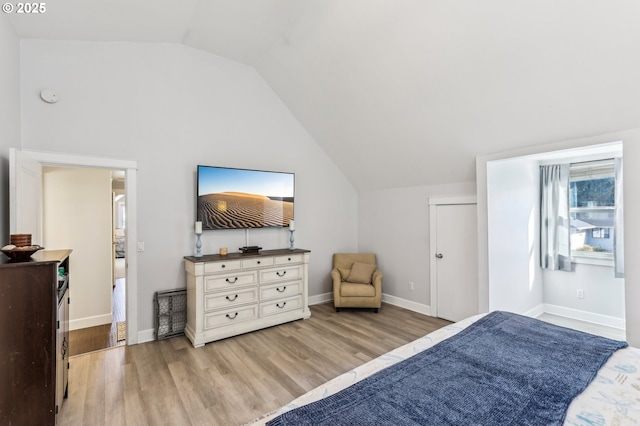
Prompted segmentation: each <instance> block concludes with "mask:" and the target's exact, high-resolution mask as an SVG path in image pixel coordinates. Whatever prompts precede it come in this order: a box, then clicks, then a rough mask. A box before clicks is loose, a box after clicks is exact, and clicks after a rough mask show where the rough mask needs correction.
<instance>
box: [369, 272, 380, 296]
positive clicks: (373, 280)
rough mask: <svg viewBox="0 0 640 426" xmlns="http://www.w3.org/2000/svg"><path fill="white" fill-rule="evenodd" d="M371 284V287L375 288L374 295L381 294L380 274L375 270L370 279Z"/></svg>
mask: <svg viewBox="0 0 640 426" xmlns="http://www.w3.org/2000/svg"><path fill="white" fill-rule="evenodd" d="M371 284H373V286H374V287H375V289H376V294H381V293H382V272H380V271H379V270H377V269H376V270H375V272H374V273H373V276H372V277H371Z"/></svg>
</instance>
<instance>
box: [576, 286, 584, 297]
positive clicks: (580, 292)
mask: <svg viewBox="0 0 640 426" xmlns="http://www.w3.org/2000/svg"><path fill="white" fill-rule="evenodd" d="M577 296H578V299H584V290H583V289H581V288H580V289H578V295H577Z"/></svg>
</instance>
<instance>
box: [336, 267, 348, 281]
mask: <svg viewBox="0 0 640 426" xmlns="http://www.w3.org/2000/svg"><path fill="white" fill-rule="evenodd" d="M336 269H337V270H338V272H340V279H341V280H342V281H346V280H347V278H348V277H349V274H350V273H351V269H350V268H336Z"/></svg>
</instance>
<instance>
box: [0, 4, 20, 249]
mask: <svg viewBox="0 0 640 426" xmlns="http://www.w3.org/2000/svg"><path fill="white" fill-rule="evenodd" d="M0 52H2V54H0V76H1V78H0V246H3V245H5V244H8V243H9V148H12V147H15V148H19V147H20V43H19V41H18V37H17V36H16V34H15V31H14V29H13V26H12V25H11V24H10V23H9V20H8V19H7V17H6V15H5V14H4V13H3V14H0Z"/></svg>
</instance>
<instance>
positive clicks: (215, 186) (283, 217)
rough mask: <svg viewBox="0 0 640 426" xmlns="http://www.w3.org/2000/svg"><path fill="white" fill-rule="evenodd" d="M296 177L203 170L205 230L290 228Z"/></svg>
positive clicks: (201, 210) (200, 181)
mask: <svg viewBox="0 0 640 426" xmlns="http://www.w3.org/2000/svg"><path fill="white" fill-rule="evenodd" d="M293 179H294V177H293V174H291V173H278V172H263V171H257V170H243V169H226V168H218V167H199V169H198V220H199V221H201V222H202V227H203V229H237V228H262V227H269V226H276V227H283V226H288V224H289V221H290V220H291V219H293V205H294V203H293V201H294V196H293V191H294V182H293Z"/></svg>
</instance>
